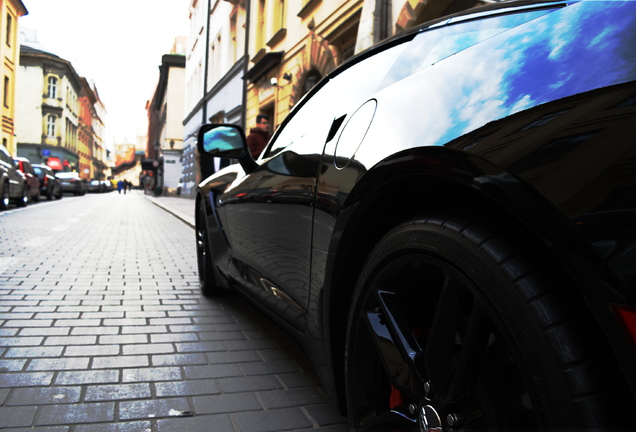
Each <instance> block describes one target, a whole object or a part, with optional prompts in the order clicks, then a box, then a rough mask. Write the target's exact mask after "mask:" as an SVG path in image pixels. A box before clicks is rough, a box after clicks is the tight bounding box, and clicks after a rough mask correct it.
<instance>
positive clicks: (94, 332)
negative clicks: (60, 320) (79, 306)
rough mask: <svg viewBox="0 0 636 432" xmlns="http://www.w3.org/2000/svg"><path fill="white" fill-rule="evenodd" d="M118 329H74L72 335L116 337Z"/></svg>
mask: <svg viewBox="0 0 636 432" xmlns="http://www.w3.org/2000/svg"><path fill="white" fill-rule="evenodd" d="M118 333H119V327H103V326H102V327H74V328H73V330H72V331H71V334H72V335H116V334H118Z"/></svg>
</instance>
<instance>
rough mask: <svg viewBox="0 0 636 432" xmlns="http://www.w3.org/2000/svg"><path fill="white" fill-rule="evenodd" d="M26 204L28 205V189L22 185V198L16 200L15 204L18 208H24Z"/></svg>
mask: <svg viewBox="0 0 636 432" xmlns="http://www.w3.org/2000/svg"><path fill="white" fill-rule="evenodd" d="M28 203H29V189H28V188H27V186H26V185H24V187H23V188H22V196H21V197H20V198H18V199H17V200H16V202H15V204H16V205H17V206H18V207H26V205H27V204H28Z"/></svg>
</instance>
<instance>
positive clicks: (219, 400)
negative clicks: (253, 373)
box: [192, 393, 263, 414]
mask: <svg viewBox="0 0 636 432" xmlns="http://www.w3.org/2000/svg"><path fill="white" fill-rule="evenodd" d="M192 402H193V403H194V409H195V411H196V412H197V414H220V413H232V412H240V411H254V410H262V409H263V407H262V406H261V404H260V403H259V402H258V399H256V397H255V396H254V395H253V394H251V393H241V394H239V393H236V394H221V395H214V396H195V397H193V398H192Z"/></svg>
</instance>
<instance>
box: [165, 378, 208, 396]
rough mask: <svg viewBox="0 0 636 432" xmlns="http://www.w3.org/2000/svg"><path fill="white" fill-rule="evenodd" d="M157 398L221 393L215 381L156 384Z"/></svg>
mask: <svg viewBox="0 0 636 432" xmlns="http://www.w3.org/2000/svg"><path fill="white" fill-rule="evenodd" d="M155 389H156V391H157V397H169V396H195V395H212V394H218V393H220V390H219V387H218V386H217V385H216V381H215V380H211V379H200V380H189V381H171V382H158V383H155Z"/></svg>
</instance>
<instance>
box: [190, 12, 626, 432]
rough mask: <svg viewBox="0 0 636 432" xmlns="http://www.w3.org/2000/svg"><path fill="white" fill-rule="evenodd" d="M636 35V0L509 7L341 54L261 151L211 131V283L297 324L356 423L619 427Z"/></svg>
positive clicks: (206, 273)
mask: <svg viewBox="0 0 636 432" xmlns="http://www.w3.org/2000/svg"><path fill="white" fill-rule="evenodd" d="M634 41H636V2H600V1H599V2H597V1H591V2H587V1H583V2H549V3H546V2H536V3H533V2H528V1H523V2H504V3H499V4H496V5H491V6H486V7H484V8H476V9H472V10H470V11H467V12H464V13H459V14H457V15H452V16H448V17H444V18H442V19H439V20H436V21H434V22H429V23H426V24H423V25H421V26H419V27H416V28H414V29H411V30H408V31H406V32H405V33H402V34H400V35H398V36H396V37H394V38H391V39H390V40H387V41H386V42H384V43H382V44H379V45H377V46H374V47H373V48H371V49H369V50H368V51H366V52H363V53H361V54H359V55H357V56H355V57H353V58H352V59H350V60H349V61H347V62H346V63H345V64H343V65H342V66H340V67H338V68H336V69H335V70H334V71H333V72H331V73H329V74H328V75H327V76H326V77H325V78H323V79H322V80H321V81H320V82H319V84H317V85H316V86H315V87H314V88H313V89H312V90H311V91H310V93H309V94H307V95H306V96H305V97H303V98H302V99H301V100H300V101H299V102H298V103H296V105H295V107H294V109H293V110H292V112H291V113H290V115H289V116H287V118H286V119H285V120H284V121H283V122H282V124H281V126H280V127H279V128H278V130H277V131H276V132H275V134H274V135H273V137H272V138H271V140H270V142H269V144H268V145H267V147H266V149H265V151H264V152H263V154H262V155H261V156H260V157H259V159H258V160H256V161H254V160H253V159H251V157H250V156H249V151H248V148H247V145H246V139H245V135H244V131H243V129H241V128H240V127H238V126H234V125H229V124H225V125H204V126H203V127H201V129H200V131H199V136H198V144H197V145H198V149H199V152H200V153H201V155H202V159H201V169H202V173H203V177H202V178H204V179H205V180H203V181H202V182H201V183H200V184H199V185H198V190H197V195H196V235H197V257H198V265H199V267H198V268H199V278H200V285H201V289H202V291H203V293H204V294H206V295H213V294H215V293H217V292H219V291H221V290H223V289H227V288H231V289H234V290H236V291H238V292H240V293H241V294H242V295H244V296H245V297H246V298H247V299H249V300H250V301H252V302H253V304H255V305H256V306H257V307H259V308H260V309H261V310H263V311H264V312H266V313H267V314H269V315H270V316H271V317H272V318H273V319H274V320H276V321H277V322H278V323H280V324H281V325H282V326H283V327H285V328H286V329H288V330H289V331H290V332H291V333H292V334H294V335H296V336H297V337H298V338H299V340H300V341H301V343H302V345H303V347H304V348H305V350H306V351H307V353H308V355H309V357H310V358H311V360H312V362H313V364H314V366H315V368H316V371H317V372H318V374H319V375H320V377H321V379H322V381H323V383H324V387H325V389H326V391H327V393H328V394H329V396H330V397H331V399H332V400H333V401H334V403H335V404H336V406H337V407H338V408H339V409H340V411H341V412H342V413H343V414H346V415H347V416H348V418H349V422H350V424H351V428H352V429H353V430H382V431H396V430H399V431H406V430H408V431H433V430H440V431H441V430H444V431H451V430H581V429H599V430H601V429H602V430H608V429H611V430H615V429H620V428H624V429H625V430H627V429H631V428H633V421H632V420H631V419H630V416H629V415H626V413H629V412H634V408H635V407H634V405H635V394H636V355H635V350H634V347H635V346H636V325H634V323H635V322H636V283H635V281H636V265H635V263H636V217H635V216H634V215H635V214H636V140H635V139H634V136H635V135H634V133H635V132H634V125H636V43H634ZM214 157H222V158H237V159H239V162H240V164H238V165H231V166H229V167H227V168H225V169H223V170H221V171H219V172H218V173H215V174H212V173H213V165H214V163H213V158H214ZM307 191H309V192H310V193H307ZM274 195H275V197H276V199H269V198H268V197H272V196H274Z"/></svg>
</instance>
